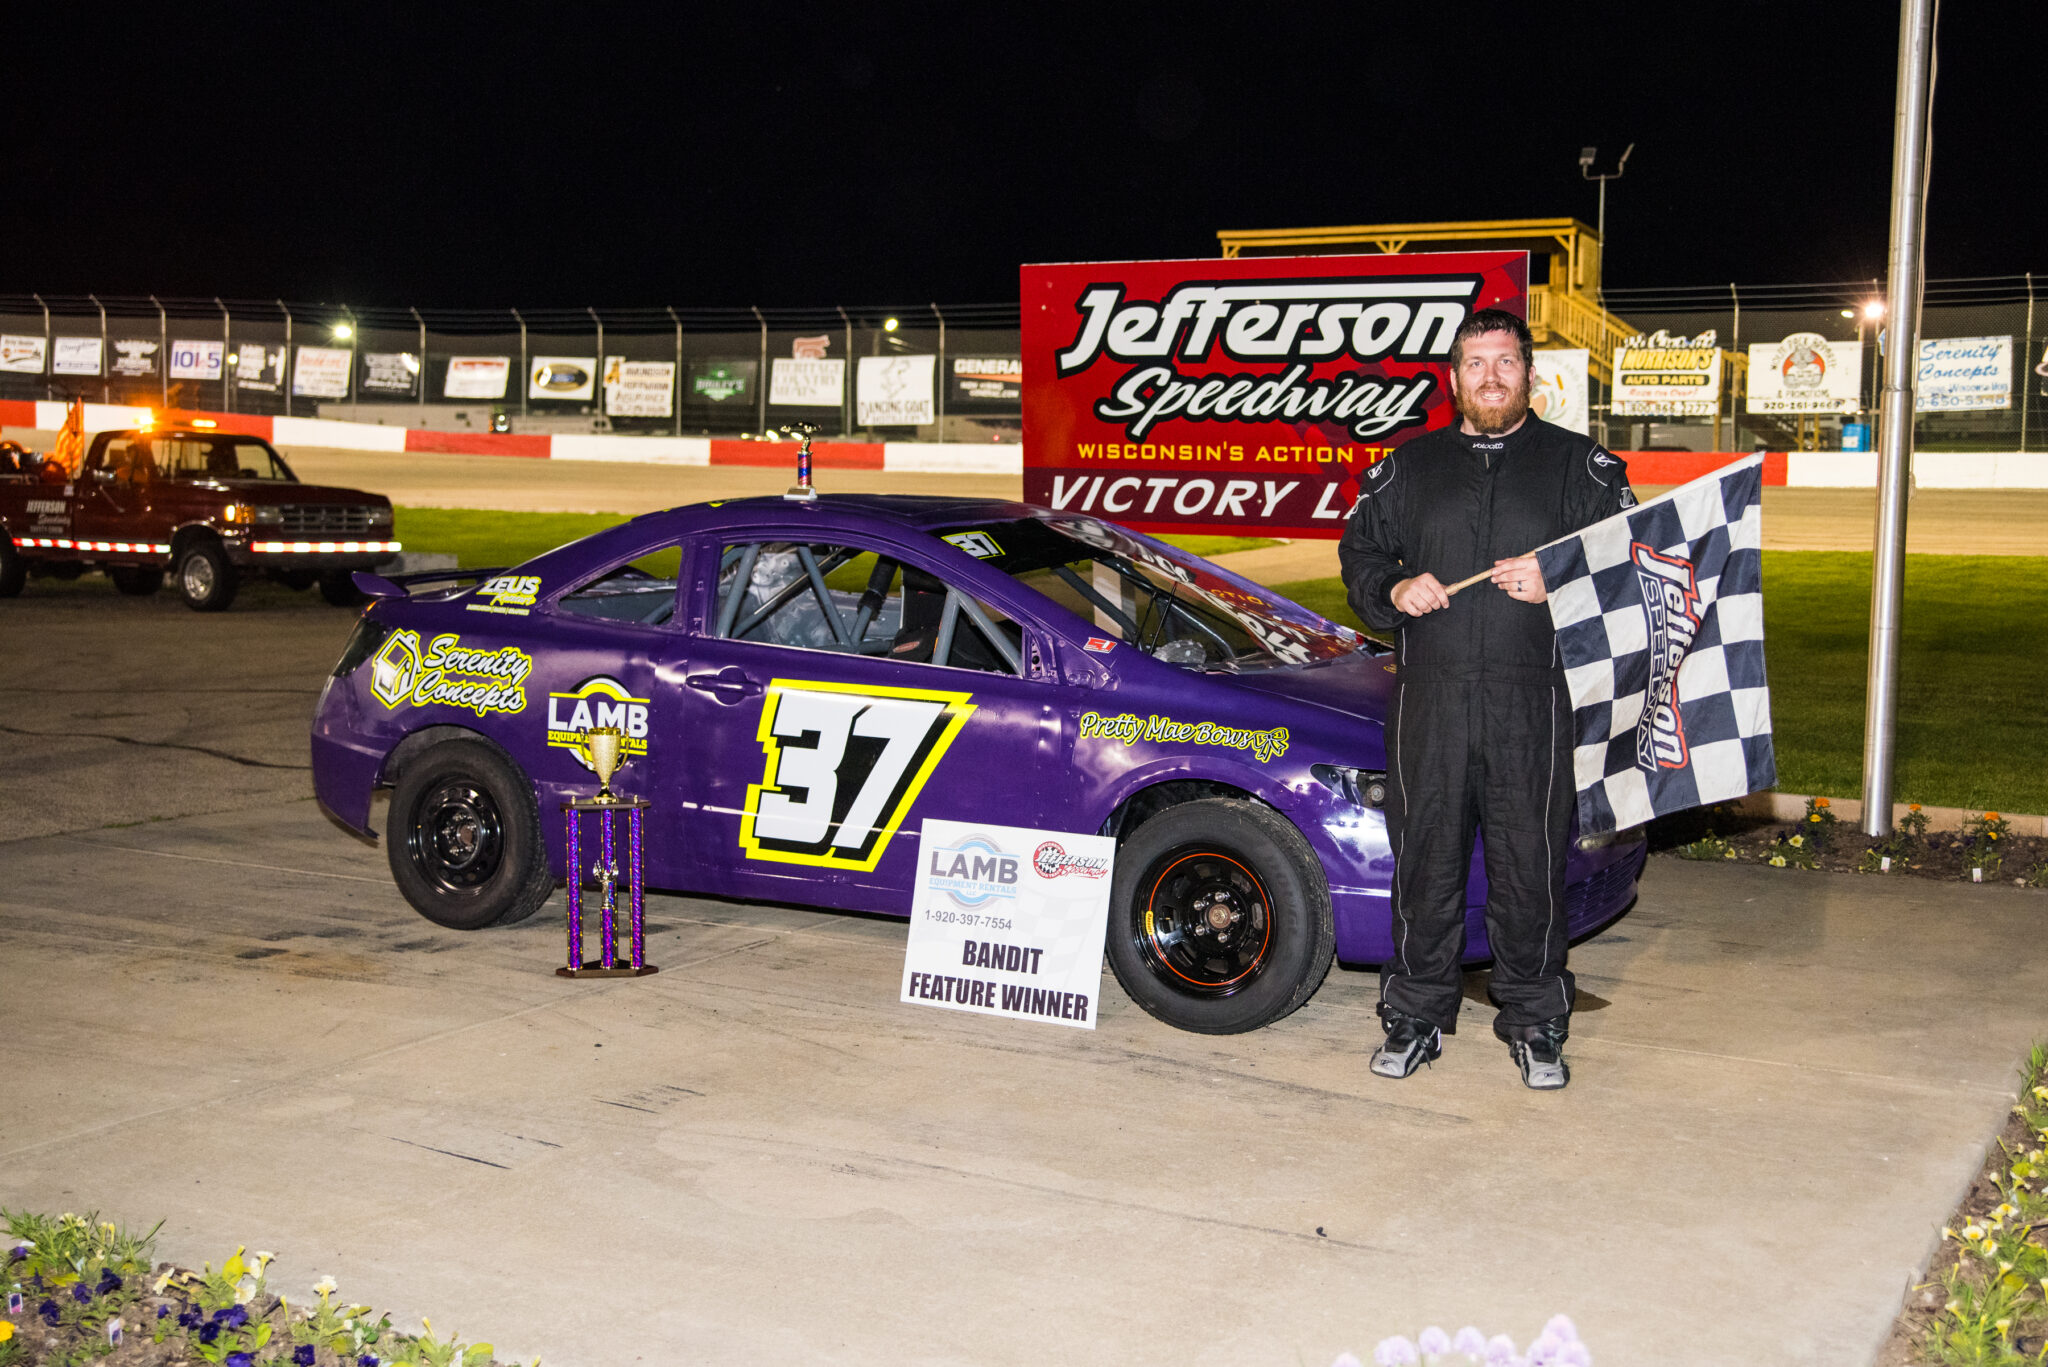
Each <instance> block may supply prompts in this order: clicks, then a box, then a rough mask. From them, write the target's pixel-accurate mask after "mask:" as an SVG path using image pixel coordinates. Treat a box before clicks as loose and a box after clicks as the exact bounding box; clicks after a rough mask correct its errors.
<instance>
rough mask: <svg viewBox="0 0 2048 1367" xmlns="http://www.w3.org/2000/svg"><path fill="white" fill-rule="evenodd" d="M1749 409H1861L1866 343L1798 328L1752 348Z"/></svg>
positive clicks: (1850, 411)
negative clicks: (1776, 340) (1824, 335)
mask: <svg viewBox="0 0 2048 1367" xmlns="http://www.w3.org/2000/svg"><path fill="white" fill-rule="evenodd" d="M1746 408H1747V411H1749V412H1751V413H1790V414H1801V413H1857V412H1861V411H1862V408H1863V343H1861V342H1830V341H1829V340H1828V339H1827V338H1825V337H1823V336H1821V335H1820V334H1819V333H1818V332H1795V333H1793V334H1792V335H1791V336H1790V337H1787V338H1786V339H1785V340H1784V341H1782V342H1753V343H1751V344H1750V348H1749V398H1748V400H1747V403H1746Z"/></svg>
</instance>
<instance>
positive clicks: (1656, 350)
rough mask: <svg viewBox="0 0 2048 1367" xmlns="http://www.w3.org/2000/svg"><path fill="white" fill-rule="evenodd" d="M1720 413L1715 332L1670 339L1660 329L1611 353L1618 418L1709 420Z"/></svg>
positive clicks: (1615, 409)
mask: <svg viewBox="0 0 2048 1367" xmlns="http://www.w3.org/2000/svg"><path fill="white" fill-rule="evenodd" d="M1720 410H1721V348H1720V347H1719V346H1718V345H1716V338H1715V334H1714V330H1713V329H1712V328H1709V329H1708V330H1707V331H1705V332H1702V333H1700V334H1699V335H1698V336H1697V337H1674V336H1672V335H1671V334H1670V333H1668V332H1665V331H1664V330H1663V329H1662V328H1659V329H1658V330H1657V331H1655V332H1653V333H1650V334H1649V335H1648V336H1638V337H1632V338H1630V339H1629V343H1628V345H1627V346H1619V347H1616V348H1615V349H1614V400H1613V411H1614V415H1615V416H1616V417H1618V418H1711V417H1712V416H1714V414H1716V413H1718V412H1719V411H1720Z"/></svg>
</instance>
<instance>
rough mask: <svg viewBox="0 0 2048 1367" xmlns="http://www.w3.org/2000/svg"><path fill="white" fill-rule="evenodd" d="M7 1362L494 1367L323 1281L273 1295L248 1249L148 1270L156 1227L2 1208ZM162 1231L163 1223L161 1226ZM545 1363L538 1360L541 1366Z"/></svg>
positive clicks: (128, 1366) (3, 1352)
mask: <svg viewBox="0 0 2048 1367" xmlns="http://www.w3.org/2000/svg"><path fill="white" fill-rule="evenodd" d="M0 1223H4V1224H5V1226H6V1228H7V1237H6V1239H5V1241H4V1243H0V1286H4V1287H5V1288H6V1290H7V1306H6V1314H5V1316H4V1317H0V1367H79V1365H80V1364H83V1363H88V1362H94V1361H104V1362H106V1363H107V1364H108V1365H109V1367H173V1364H188V1363H212V1364H217V1365H218V1367H286V1365H287V1364H289V1367H494V1365H495V1363H496V1359H495V1357H494V1356H493V1353H492V1349H491V1345H490V1344H488V1343H473V1344H464V1343H463V1342H462V1341H461V1340H460V1338H458V1337H455V1336H450V1337H449V1338H447V1339H442V1338H440V1337H438V1336H437V1335H436V1334H435V1333H434V1326H433V1324H432V1323H431V1322H429V1323H427V1325H426V1329H425V1332H423V1333H419V1334H407V1333H403V1332H401V1331H399V1330H396V1329H393V1328H392V1327H391V1317H390V1316H389V1315H383V1316H380V1317H378V1318H376V1319H374V1320H373V1319H371V1318H370V1307H369V1306H367V1305H350V1304H346V1303H344V1302H341V1301H337V1300H336V1299H335V1298H334V1291H335V1286H334V1279H333V1278H332V1277H323V1278H321V1279H320V1281H319V1283H318V1284H316V1285H315V1286H314V1287H313V1288H312V1295H311V1296H309V1297H308V1298H307V1299H306V1300H305V1301H304V1302H301V1303H300V1304H298V1305H294V1304H292V1303H291V1302H290V1301H289V1300H288V1299H287V1298H286V1297H283V1296H280V1295H277V1294H275V1293H273V1292H272V1291H271V1290H270V1288H269V1286H268V1285H267V1283H266V1279H265V1276H264V1271H265V1269H266V1268H267V1267H268V1266H269V1265H270V1261H271V1257H272V1255H271V1254H269V1253H256V1254H253V1255H251V1254H250V1253H248V1252H247V1251H246V1250H245V1249H239V1248H238V1249H236V1250H235V1252H234V1254H233V1255H232V1256H231V1257H229V1258H228V1259H227V1261H225V1262H224V1263H222V1264H221V1267H220V1270H219V1271H218V1272H216V1271H215V1270H214V1268H213V1265H212V1264H211V1263H208V1264H207V1265H206V1266H205V1268H204V1269H203V1270H201V1271H198V1272H193V1271H190V1270H188V1269H185V1268H178V1267H173V1266H171V1265H170V1264H169V1263H161V1264H154V1265H152V1259H151V1250H152V1247H153V1242H154V1238H155V1235H156V1230H154V1229H152V1230H151V1231H150V1232H149V1233H148V1234H143V1235H134V1234H130V1233H129V1232H128V1231H126V1230H124V1229H122V1228H121V1227H120V1226H118V1225H116V1224H114V1223H113V1222H111V1221H103V1220H100V1219H99V1218H98V1217H97V1216H94V1215H84V1216H80V1215H71V1214H65V1215H60V1216H56V1217H51V1216H44V1215H32V1214H25V1213H23V1214H16V1213H11V1212H8V1211H0ZM159 1227H161V1226H159ZM536 1367H538V1363H536Z"/></svg>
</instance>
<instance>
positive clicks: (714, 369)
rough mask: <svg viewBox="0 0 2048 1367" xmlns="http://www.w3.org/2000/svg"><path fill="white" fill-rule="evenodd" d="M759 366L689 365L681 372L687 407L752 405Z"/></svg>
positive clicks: (748, 363)
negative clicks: (685, 380)
mask: <svg viewBox="0 0 2048 1367" xmlns="http://www.w3.org/2000/svg"><path fill="white" fill-rule="evenodd" d="M760 369H761V364H760V362H758V361H692V362H691V363H690V368H689V370H688V371H687V372H685V374H686V376H687V379H688V382H689V387H688V390H687V392H686V393H685V395H684V398H685V400H686V401H687V402H689V403H718V404H728V403H729V404H746V405H749V406H751V405H752V404H753V402H754V393H755V390H754V386H755V384H756V383H758V381H757V379H756V376H757V375H758V374H759V372H760Z"/></svg>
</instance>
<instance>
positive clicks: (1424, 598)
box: [1387, 571, 1542, 617]
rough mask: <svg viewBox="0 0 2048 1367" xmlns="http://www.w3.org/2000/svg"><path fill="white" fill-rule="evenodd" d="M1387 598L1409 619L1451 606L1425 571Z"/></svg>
mask: <svg viewBox="0 0 2048 1367" xmlns="http://www.w3.org/2000/svg"><path fill="white" fill-rule="evenodd" d="M1537 582H1538V583H1541V582H1542V581H1541V580H1538V581H1537ZM1387 596H1388V597H1389V598H1391V599H1393V601H1394V606H1395V607H1397V608H1399V609H1400V610H1401V611H1402V612H1405V613H1407V614H1408V615H1409V616H1410V617H1420V616H1422V615H1423V614H1424V613H1426V612H1435V611H1436V610H1437V609H1438V608H1447V607H1449V606H1450V605H1451V595H1449V594H1448V593H1445V592H1444V586H1443V585H1442V584H1440V583H1438V582H1437V577H1436V576H1435V575H1433V574H1430V573H1428V572H1426V571H1425V572H1424V573H1422V574H1418V575H1416V576H1415V577H1414V578H1413V579H1403V580H1402V581H1401V582H1400V583H1398V584H1396V585H1394V588H1393V592H1391V593H1389V594H1388V595H1387Z"/></svg>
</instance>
